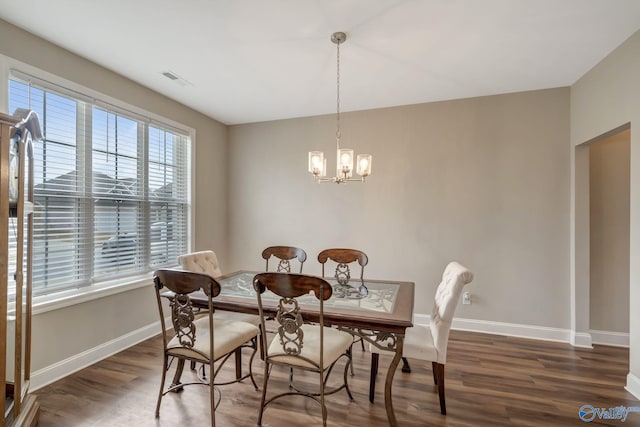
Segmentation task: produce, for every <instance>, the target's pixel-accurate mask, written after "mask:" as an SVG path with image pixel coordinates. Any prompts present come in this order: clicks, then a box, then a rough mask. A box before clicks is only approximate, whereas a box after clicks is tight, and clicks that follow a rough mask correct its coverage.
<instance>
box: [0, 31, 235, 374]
mask: <svg viewBox="0 0 640 427" xmlns="http://www.w3.org/2000/svg"><path fill="white" fill-rule="evenodd" d="M0 54H2V55H6V56H8V57H11V58H13V59H16V60H18V61H21V62H23V63H26V64H29V65H31V66H34V67H37V68H39V69H42V70H45V71H47V72H50V73H52V74H55V75H57V76H59V77H62V78H64V79H67V80H70V81H73V82H75V83H77V84H80V85H83V86H85V87H88V88H91V89H93V90H95V91H98V92H102V93H104V94H106V95H108V96H110V97H113V98H116V99H120V100H122V101H124V102H127V103H129V104H131V105H134V106H136V107H139V108H142V109H144V110H147V111H150V112H152V113H155V114H157V115H160V116H163V117H166V118H170V119H172V120H173V121H176V122H178V123H182V124H184V125H186V126H189V127H191V128H193V129H195V131H196V143H195V147H194V149H195V154H196V155H195V159H196V162H195V187H196V189H197V190H198V197H197V199H196V200H195V201H194V202H193V204H194V207H195V229H196V230H198V233H197V234H195V236H193V239H194V246H195V248H196V249H204V248H212V247H213V248H221V250H220V256H221V262H225V257H226V246H227V238H228V236H227V230H226V227H225V225H226V210H225V208H224V203H223V202H221V201H224V200H225V198H226V173H227V171H226V162H225V159H226V157H227V151H226V140H227V128H226V126H224V125H222V124H220V123H219V122H216V121H215V120H212V119H210V118H208V117H206V116H204V115H202V114H199V113H197V112H195V111H193V110H191V109H189V108H186V107H184V106H183V105H181V104H178V103H176V102H174V101H171V100H170V99H168V98H166V97H164V96H161V95H159V94H157V93H156V92H153V91H151V90H149V89H147V88H145V87H143V86H141V85H138V84H136V83H134V82H132V81H130V80H127V79H125V78H123V77H121V76H119V75H117V74H115V73H113V72H111V71H109V70H107V69H105V68H102V67H100V66H98V65H96V64H94V63H91V62H89V61H87V60H85V59H82V58H80V57H78V56H76V55H74V54H72V53H70V52H68V51H66V50H63V49H60V48H58V47H56V46H55V45H53V44H51V43H48V42H46V41H44V40H42V39H40V38H38V37H35V36H34V35H32V34H29V33H27V32H24V31H22V30H20V29H18V28H16V27H15V26H12V25H10V24H8V23H6V22H5V21H2V20H0ZM149 286H150V287H149V288H147V289H137V290H134V291H130V292H126V293H123V294H118V295H113V296H108V297H104V298H100V299H98V300H95V301H91V302H89V303H83V304H79V305H75V306H72V307H67V308H63V309H59V310H55V311H50V312H46V313H42V314H39V315H36V316H35V317H34V321H33V322H34V325H33V354H34V356H33V365H32V366H33V369H34V370H38V369H40V368H43V367H46V366H49V365H51V364H53V363H55V362H58V361H61V360H63V359H65V358H67V357H71V356H73V355H76V354H78V353H81V352H82V351H85V350H88V349H91V348H93V347H96V346H97V345H99V344H101V343H105V342H107V341H110V340H112V339H115V338H118V337H120V336H122V335H124V334H126V333H128V332H131V331H134V330H136V329H138V328H141V327H144V326H147V325H149V324H150V323H152V322H155V321H157V320H158V319H157V317H158V315H157V308H156V306H155V297H154V295H153V292H151V283H150V284H149Z"/></svg>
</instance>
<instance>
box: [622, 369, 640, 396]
mask: <svg viewBox="0 0 640 427" xmlns="http://www.w3.org/2000/svg"><path fill="white" fill-rule="evenodd" d="M625 389H626V390H627V391H628V392H629V393H631V394H633V395H634V396H635V398H636V399H640V378H638V377H636V376H635V375H633V374H632V373H631V372H629V373H628V374H627V385H626V386H625Z"/></svg>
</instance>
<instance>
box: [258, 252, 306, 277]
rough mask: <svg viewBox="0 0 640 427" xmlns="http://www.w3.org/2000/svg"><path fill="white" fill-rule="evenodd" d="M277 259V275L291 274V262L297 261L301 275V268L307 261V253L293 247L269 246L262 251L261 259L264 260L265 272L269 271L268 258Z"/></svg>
mask: <svg viewBox="0 0 640 427" xmlns="http://www.w3.org/2000/svg"><path fill="white" fill-rule="evenodd" d="M272 256H273V257H275V258H278V260H279V261H278V266H277V267H276V271H277V272H278V273H291V260H292V259H294V258H297V259H298V262H299V263H300V271H299V273H302V266H303V265H304V262H305V261H306V260H307V253H306V252H305V251H304V250H303V249H300V248H296V247H294V246H269V247H268V248H265V250H263V251H262V258H264V259H265V260H266V267H265V271H269V258H271V257H272Z"/></svg>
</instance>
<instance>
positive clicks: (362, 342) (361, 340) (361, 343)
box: [360, 338, 364, 351]
mask: <svg viewBox="0 0 640 427" xmlns="http://www.w3.org/2000/svg"><path fill="white" fill-rule="evenodd" d="M360 347H362V351H364V340H363V339H362V338H360Z"/></svg>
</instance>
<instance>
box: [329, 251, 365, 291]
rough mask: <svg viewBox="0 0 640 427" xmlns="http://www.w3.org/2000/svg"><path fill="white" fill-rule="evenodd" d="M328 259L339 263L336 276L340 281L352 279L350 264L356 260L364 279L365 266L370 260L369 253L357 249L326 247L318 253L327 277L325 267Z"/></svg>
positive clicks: (361, 277) (361, 278)
mask: <svg viewBox="0 0 640 427" xmlns="http://www.w3.org/2000/svg"><path fill="white" fill-rule="evenodd" d="M328 260H331V261H333V262H335V263H336V264H337V265H336V269H335V272H334V277H335V278H336V280H337V281H338V283H346V282H348V281H349V279H351V269H350V268H349V264H351V263H354V262H356V261H357V262H358V264H359V265H360V280H361V281H362V280H363V277H364V267H365V266H366V265H367V263H368V262H369V258H368V257H367V254H365V253H364V252H362V251H360V250H357V249H341V248H332V249H325V250H323V251H322V252H320V253H319V254H318V262H320V264H322V277H325V271H324V267H325V264H326V262H327V261H328Z"/></svg>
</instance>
